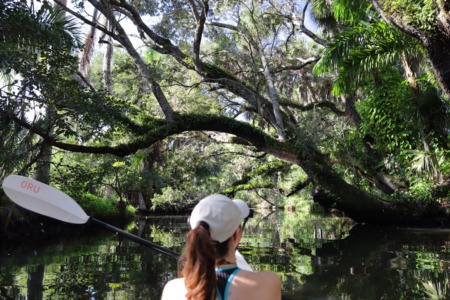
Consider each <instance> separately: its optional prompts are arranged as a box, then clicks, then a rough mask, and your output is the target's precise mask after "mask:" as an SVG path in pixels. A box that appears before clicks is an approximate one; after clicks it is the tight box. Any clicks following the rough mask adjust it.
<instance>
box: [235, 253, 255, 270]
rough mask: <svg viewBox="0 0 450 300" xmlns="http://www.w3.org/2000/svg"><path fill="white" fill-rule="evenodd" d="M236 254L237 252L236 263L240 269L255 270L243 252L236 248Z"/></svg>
mask: <svg viewBox="0 0 450 300" xmlns="http://www.w3.org/2000/svg"><path fill="white" fill-rule="evenodd" d="M235 254H236V265H237V266H238V267H239V268H240V269H242V270H246V271H253V269H252V267H250V265H249V264H248V263H247V261H246V260H245V258H244V256H242V254H241V253H240V252H239V251H238V250H236V253H235Z"/></svg>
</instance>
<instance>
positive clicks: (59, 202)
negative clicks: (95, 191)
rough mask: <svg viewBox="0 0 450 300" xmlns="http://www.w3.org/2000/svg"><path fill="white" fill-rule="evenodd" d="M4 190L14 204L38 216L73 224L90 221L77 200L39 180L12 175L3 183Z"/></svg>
mask: <svg viewBox="0 0 450 300" xmlns="http://www.w3.org/2000/svg"><path fill="white" fill-rule="evenodd" d="M3 190H4V191H5V194H6V195H7V196H8V197H9V198H10V199H11V200H12V201H13V202H14V203H16V204H18V205H19V206H21V207H23V208H26V209H28V210H31V211H33V212H36V213H38V214H41V215H44V216H47V217H50V218H54V219H57V220H60V221H64V222H67V223H73V224H84V223H86V222H87V221H88V220H89V216H88V215H86V213H85V212H84V210H83V209H82V208H81V207H80V206H79V205H78V203H76V202H75V200H73V199H72V198H70V197H69V196H68V195H66V194H64V193H63V192H61V191H59V190H57V189H55V188H53V187H51V186H49V185H46V184H44V183H42V182H39V181H37V180H34V179H30V178H27V177H23V176H19V175H10V176H8V177H6V179H5V180H4V181H3Z"/></svg>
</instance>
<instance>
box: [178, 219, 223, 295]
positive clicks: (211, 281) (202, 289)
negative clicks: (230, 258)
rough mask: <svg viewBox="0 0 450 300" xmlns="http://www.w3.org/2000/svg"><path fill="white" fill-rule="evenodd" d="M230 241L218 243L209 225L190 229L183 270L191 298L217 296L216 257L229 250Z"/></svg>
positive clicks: (202, 223)
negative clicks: (211, 233)
mask: <svg viewBox="0 0 450 300" xmlns="http://www.w3.org/2000/svg"><path fill="white" fill-rule="evenodd" d="M228 241H229V240H226V241H225V242H222V243H218V242H215V241H213V240H212V239H211V235H210V233H209V225H208V224H207V223H206V222H203V221H200V224H199V225H198V226H197V227H196V228H194V229H192V230H190V231H189V233H188V235H187V239H186V253H185V256H184V257H183V258H182V260H184V261H183V262H182V263H183V265H184V266H183V270H182V272H181V274H182V276H183V277H184V284H185V286H186V289H187V294H186V298H187V299H189V300H212V299H214V298H215V296H216V272H215V265H216V259H218V258H221V257H224V256H225V255H226V253H227V252H228Z"/></svg>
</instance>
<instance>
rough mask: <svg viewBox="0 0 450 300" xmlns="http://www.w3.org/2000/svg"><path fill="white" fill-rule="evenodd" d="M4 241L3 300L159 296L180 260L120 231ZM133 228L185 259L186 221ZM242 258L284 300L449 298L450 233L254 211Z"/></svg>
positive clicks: (86, 229)
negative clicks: (268, 276)
mask: <svg viewBox="0 0 450 300" xmlns="http://www.w3.org/2000/svg"><path fill="white" fill-rule="evenodd" d="M93 226H94V225H90V226H85V225H83V226H82V225H80V231H79V232H78V233H77V234H74V235H71V236H67V237H64V238H59V239H57V240H49V241H48V240H47V241H42V242H38V243H28V242H27V241H23V243H18V244H15V245H6V244H4V243H2V244H1V248H0V254H1V258H0V299H37V300H39V299H117V300H121V299H128V300H130V299H159V298H160V295H161V290H162V287H163V286H164V283H165V282H166V281H167V280H168V279H170V278H173V277H175V276H176V274H177V262H176V261H175V260H174V259H172V258H170V257H167V256H164V255H162V254H158V253H156V252H154V251H153V250H151V249H150V248H146V247H144V246H142V245H139V244H136V243H134V242H131V241H128V240H126V239H123V238H121V237H120V236H117V235H115V234H112V233H110V232H107V231H104V230H103V229H98V228H95V227H93ZM127 230H129V231H130V232H132V233H134V234H138V235H141V236H142V237H145V238H146V239H149V240H151V241H153V242H155V243H158V244H160V245H163V246H164V247H167V248H170V249H171V250H174V251H176V252H181V251H182V248H183V242H184V236H185V234H186V232H187V230H188V225H187V217H186V216H159V217H148V218H145V219H141V220H137V221H136V222H133V223H131V224H130V225H129V226H128V228H127ZM239 249H240V252H241V253H242V254H243V255H244V256H245V258H246V259H247V261H248V262H249V264H250V265H251V266H252V267H253V268H254V269H255V270H273V271H275V272H277V273H278V274H279V275H280V277H281V278H282V282H283V295H284V298H285V299H366V300H369V299H395V300H398V299H450V287H449V286H450V230H448V229H412V228H380V227H370V226H364V225H356V224H354V223H353V222H352V221H351V220H350V219H347V218H343V217H332V216H323V215H321V214H319V213H311V212H310V211H302V210H297V211H295V212H280V211H277V212H267V211H266V212H258V213H256V214H255V217H254V218H253V219H251V220H250V221H249V222H248V223H247V225H246V228H245V232H244V237H243V240H242V242H241V245H240V248H239Z"/></svg>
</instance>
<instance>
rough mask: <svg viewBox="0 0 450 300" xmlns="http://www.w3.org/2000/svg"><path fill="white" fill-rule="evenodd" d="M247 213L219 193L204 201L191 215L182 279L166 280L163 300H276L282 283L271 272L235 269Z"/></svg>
mask: <svg viewBox="0 0 450 300" xmlns="http://www.w3.org/2000/svg"><path fill="white" fill-rule="evenodd" d="M248 214H249V208H248V206H247V204H245V202H244V201H242V200H239V199H235V200H231V199H229V198H228V197H226V196H224V195H220V194H216V195H211V196H208V197H206V198H204V199H202V200H201V201H200V202H199V203H198V204H197V205H196V206H195V208H194V210H193V211H192V214H191V217H190V221H189V222H190V225H191V230H190V231H189V233H188V235H187V239H186V253H185V257H184V261H183V264H184V268H183V270H182V273H181V274H182V276H183V277H182V278H178V279H174V280H171V281H169V282H168V283H167V284H166V286H165V287H164V291H163V295H162V300H179V299H180V300H181V299H183V300H184V299H188V300H215V299H218V300H236V299H245V300H253V299H254V300H265V299H267V300H279V299H281V280H280V278H279V277H278V275H277V274H275V273H274V272H271V271H262V272H251V271H247V270H244V269H241V268H239V266H237V261H236V248H237V246H238V244H239V242H240V240H241V237H242V227H241V223H242V221H243V220H244V219H245V218H246V217H247V216H248Z"/></svg>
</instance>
